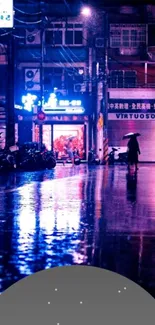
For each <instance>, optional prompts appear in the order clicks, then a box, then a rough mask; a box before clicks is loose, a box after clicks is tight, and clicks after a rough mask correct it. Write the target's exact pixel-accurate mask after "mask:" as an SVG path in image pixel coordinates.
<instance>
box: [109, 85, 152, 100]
mask: <svg viewBox="0 0 155 325" xmlns="http://www.w3.org/2000/svg"><path fill="white" fill-rule="evenodd" d="M109 98H110V99H115V100H118V99H119V100H122V99H126V100H128V99H130V100H132V99H134V100H135V99H136V100H138V99H143V100H144V99H146V100H147V99H148V100H150V99H154V100H155V88H147V89H146V88H144V89H142V88H131V89H127V88H126V89H124V88H123V89H122V88H111V89H109Z"/></svg>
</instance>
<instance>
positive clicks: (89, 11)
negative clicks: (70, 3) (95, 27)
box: [81, 7, 91, 17]
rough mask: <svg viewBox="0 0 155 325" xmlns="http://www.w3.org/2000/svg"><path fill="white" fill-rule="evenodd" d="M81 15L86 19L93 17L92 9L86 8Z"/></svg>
mask: <svg viewBox="0 0 155 325" xmlns="http://www.w3.org/2000/svg"><path fill="white" fill-rule="evenodd" d="M81 14H82V15H83V16H85V17H90V16H91V8H90V7H84V8H82V10H81Z"/></svg>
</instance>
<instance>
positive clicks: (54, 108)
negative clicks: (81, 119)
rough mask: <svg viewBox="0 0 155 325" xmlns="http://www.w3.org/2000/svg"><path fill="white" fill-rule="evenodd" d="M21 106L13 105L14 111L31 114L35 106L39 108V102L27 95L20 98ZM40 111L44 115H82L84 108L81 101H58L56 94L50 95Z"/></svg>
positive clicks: (35, 97) (33, 96)
mask: <svg viewBox="0 0 155 325" xmlns="http://www.w3.org/2000/svg"><path fill="white" fill-rule="evenodd" d="M22 104H23V106H19V105H15V108H16V109H24V110H26V111H28V112H32V111H33V109H34V107H35V106H40V104H41V103H40V101H39V100H38V98H37V96H36V95H32V94H27V95H25V96H22ZM42 111H43V112H44V113H45V114H83V113H84V111H85V110H84V108H83V106H82V101H81V100H75V99H74V100H68V99H63V100H58V99H57V97H56V94H54V93H52V94H50V96H49V98H48V100H47V102H44V99H43V105H42Z"/></svg>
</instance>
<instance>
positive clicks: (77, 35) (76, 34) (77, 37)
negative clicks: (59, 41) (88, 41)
mask: <svg viewBox="0 0 155 325" xmlns="http://www.w3.org/2000/svg"><path fill="white" fill-rule="evenodd" d="M74 38H75V39H74V44H76V45H78V44H83V35H82V30H76V31H74Z"/></svg>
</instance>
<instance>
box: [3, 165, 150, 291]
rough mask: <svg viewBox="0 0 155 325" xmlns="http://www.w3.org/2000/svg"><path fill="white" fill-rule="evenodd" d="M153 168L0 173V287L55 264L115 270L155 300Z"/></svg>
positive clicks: (71, 169) (85, 166)
mask: <svg viewBox="0 0 155 325" xmlns="http://www.w3.org/2000/svg"><path fill="white" fill-rule="evenodd" d="M154 184H155V166H154V165H142V166H140V170H139V171H138V176H137V179H136V178H134V177H132V176H129V175H128V176H127V170H126V167H125V166H116V167H114V168H113V167H109V168H106V167H103V166H96V167H91V168H88V166H87V165H81V166H79V167H78V166H77V167H71V166H66V167H64V166H57V167H56V169H55V170H54V171H45V172H35V173H17V174H12V175H10V176H0V291H1V292H2V291H4V290H5V289H6V288H8V287H9V286H10V285H12V284H13V283H14V282H16V281H17V280H19V279H21V278H23V277H25V276H27V275H30V274H32V273H34V272H37V271H40V270H42V269H46V268H49V267H54V266H63V265H72V264H84V265H94V266H98V267H101V268H105V269H108V270H112V271H115V272H117V273H119V274H121V275H124V276H126V277H128V278H129V279H131V280H133V281H135V282H136V283H138V284H140V285H141V286H142V287H144V288H145V289H146V290H147V291H148V292H150V293H151V294H152V295H153V296H154V297H155V186H154Z"/></svg>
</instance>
